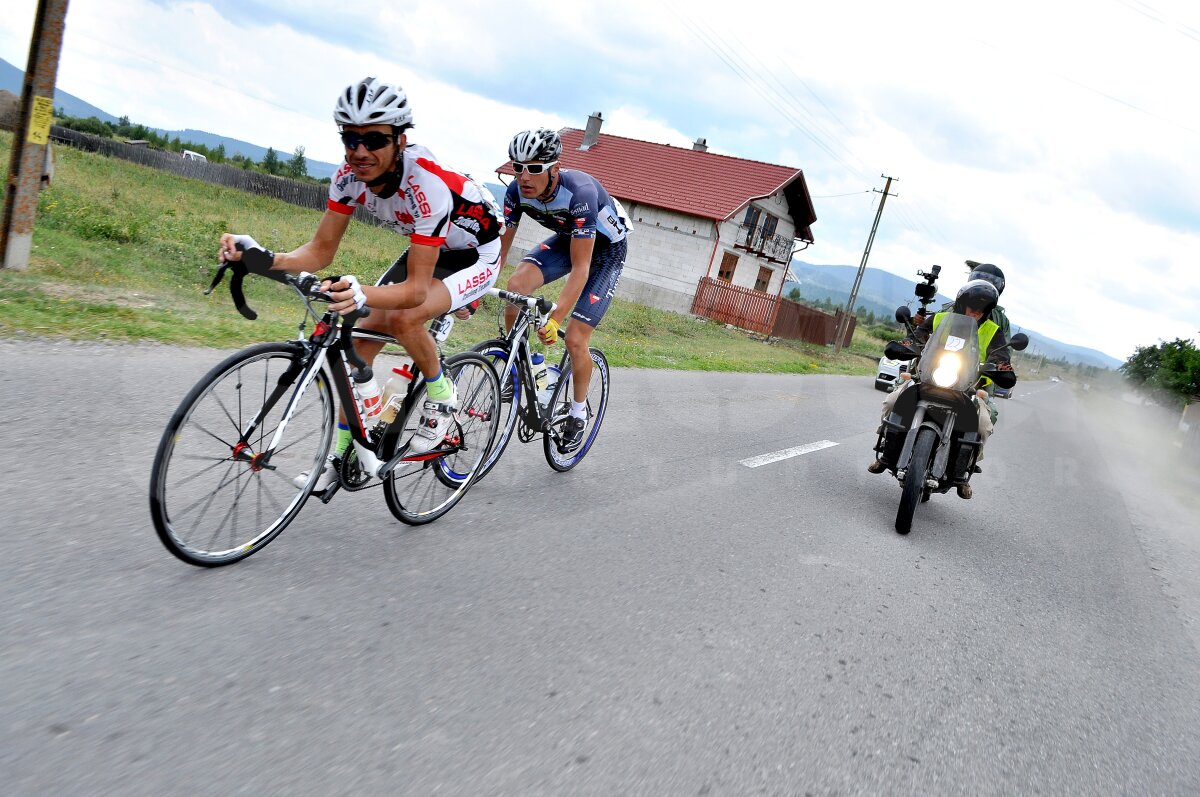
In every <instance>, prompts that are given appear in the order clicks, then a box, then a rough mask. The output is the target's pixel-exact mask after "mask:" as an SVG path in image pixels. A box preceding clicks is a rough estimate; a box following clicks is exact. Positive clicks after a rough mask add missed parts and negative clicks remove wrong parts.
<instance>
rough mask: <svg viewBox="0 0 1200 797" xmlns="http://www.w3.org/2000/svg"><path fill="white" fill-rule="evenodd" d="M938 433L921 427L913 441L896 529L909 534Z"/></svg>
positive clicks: (897, 510)
mask: <svg viewBox="0 0 1200 797" xmlns="http://www.w3.org/2000/svg"><path fill="white" fill-rule="evenodd" d="M936 443H937V434H936V433H935V432H934V431H933V430H932V429H919V430H918V431H917V439H916V441H915V442H914V443H913V449H912V456H911V457H909V460H908V470H907V471H905V474H904V484H903V485H902V486H901V490H900V506H899V508H897V509H896V531H897V532H898V533H900V534H908V532H910V531H911V530H912V522H913V515H915V514H916V512H917V506H918V505H919V504H920V503H921V496H922V494H924V492H925V480H926V479H928V478H929V466H930V464H931V463H932V462H933V448H934V445H935V444H936Z"/></svg>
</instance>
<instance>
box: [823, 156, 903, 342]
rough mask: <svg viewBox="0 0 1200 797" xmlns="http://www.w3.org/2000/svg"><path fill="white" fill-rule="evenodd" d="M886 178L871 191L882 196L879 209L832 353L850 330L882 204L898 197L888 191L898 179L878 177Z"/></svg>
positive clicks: (835, 336) (838, 328) (835, 337)
mask: <svg viewBox="0 0 1200 797" xmlns="http://www.w3.org/2000/svg"><path fill="white" fill-rule="evenodd" d="M879 176H880V177H883V178H886V179H887V183H885V184H884V186H883V190H882V191H880V190H879V189H878V188H872V189H871V190H872V191H874V192H875V193H877V194H883V196H882V197H880V198H879V208H878V210H876V211H875V223H874V224H872V225H871V235H870V236H868V238H867V248H866V249H864V250H863V256H862V262H861V263H859V264H858V276H857V277H855V278H854V287H853V288H851V289H850V298H849V299H847V300H846V312H845V314H843V315H842V318H841V321H839V322H838V327H837V332H836V333H835V335H834V339H833V353H834V354H838V353H840V352H841V350H842V338H843V337H845V335H846V330H847V329H849V328H850V317H851V314H853V313H854V302H855V301H856V300H857V299H858V286H860V285H862V278H863V272H864V271H866V270H867V258H868V257H870V256H871V244H873V243H874V242H875V231H876V230H878V229H879V217H880V216H882V215H883V203H884V202H887V198H888V197H889V196H900V195H899V194H889V193H888V189H890V188H891V187H892V181H893V180H895V181H896V182H900V178H899V177H888V176H887V175H886V174H881V175H879Z"/></svg>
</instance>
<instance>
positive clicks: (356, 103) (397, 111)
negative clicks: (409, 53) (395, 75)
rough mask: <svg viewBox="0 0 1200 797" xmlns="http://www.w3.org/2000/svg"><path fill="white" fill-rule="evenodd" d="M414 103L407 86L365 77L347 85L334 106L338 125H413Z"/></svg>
mask: <svg viewBox="0 0 1200 797" xmlns="http://www.w3.org/2000/svg"><path fill="white" fill-rule="evenodd" d="M412 119H413V116H412V106H410V105H409V104H408V95H407V94H405V93H404V89H402V88H400V87H399V86H397V85H395V84H394V83H384V82H383V81H382V80H378V79H376V78H373V77H365V78H363V79H362V80H360V81H358V82H357V83H355V84H353V85H350V86H347V87H346V90H345V91H343V92H342V94H341V96H340V97H338V101H337V105H336V106H335V107H334V109H333V120H334V121H335V122H337V123H338V125H391V126H392V127H398V128H402V129H407V128H409V127H412V123H413V121H412Z"/></svg>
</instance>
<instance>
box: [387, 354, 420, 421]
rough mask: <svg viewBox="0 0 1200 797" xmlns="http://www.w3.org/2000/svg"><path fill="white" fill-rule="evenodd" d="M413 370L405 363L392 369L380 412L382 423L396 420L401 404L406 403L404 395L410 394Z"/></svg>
mask: <svg viewBox="0 0 1200 797" xmlns="http://www.w3.org/2000/svg"><path fill="white" fill-rule="evenodd" d="M412 378H413V372H412V370H411V369H410V368H409V367H408V363H405V364H404V365H402V366H401V367H399V368H393V369H392V376H391V378H389V379H388V381H387V383H386V384H385V385H384V386H383V399H382V402H381V403H382V405H383V409H382V410H381V411H380V413H379V422H380V423H381V424H389V423H391V422H392V421H394V420H396V413H397V412H399V411H400V405H401V404H403V403H404V397H405V396H406V395H407V394H408V383H409V382H411V381H412Z"/></svg>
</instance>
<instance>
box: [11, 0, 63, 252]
mask: <svg viewBox="0 0 1200 797" xmlns="http://www.w3.org/2000/svg"><path fill="white" fill-rule="evenodd" d="M67 2H68V0H39V2H38V7H37V17H36V18H35V19H34V25H33V37H32V39H31V41H30V43H29V59H28V64H27V66H26V67H25V75H24V77H23V80H22V88H21V106H20V116H19V118H18V120H17V127H16V131H15V133H14V135H13V143H12V153H11V155H10V157H9V165H8V179H7V180H6V182H5V184H4V215H3V217H2V218H0V267H2V268H10V269H14V270H23V269H25V268H28V266H29V256H30V252H31V250H32V248H33V221H34V217H35V216H36V215H37V199H38V188H39V186H40V184H41V178H42V174H43V171H44V170H45V165H46V163H47V152H48V150H47V147H49V146H50V124H51V122H52V121H53V118H54V84H55V79H56V77H57V76H58V56H59V53H60V52H61V50H62V41H63V29H64V27H65V25H66V19H67Z"/></svg>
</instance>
